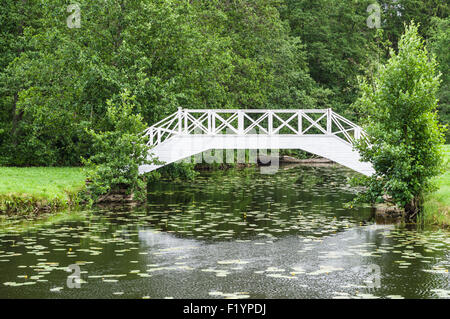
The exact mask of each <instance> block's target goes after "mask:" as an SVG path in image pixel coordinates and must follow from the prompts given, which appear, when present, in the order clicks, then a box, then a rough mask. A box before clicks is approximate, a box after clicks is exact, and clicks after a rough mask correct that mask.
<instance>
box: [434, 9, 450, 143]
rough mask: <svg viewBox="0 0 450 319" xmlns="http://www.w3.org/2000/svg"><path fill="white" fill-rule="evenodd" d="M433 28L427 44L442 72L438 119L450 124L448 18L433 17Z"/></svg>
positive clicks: (449, 133) (448, 133)
mask: <svg viewBox="0 0 450 319" xmlns="http://www.w3.org/2000/svg"><path fill="white" fill-rule="evenodd" d="M432 21H433V28H432V30H431V31H430V34H431V37H430V39H429V45H430V47H431V51H432V52H433V53H434V54H435V55H436V60H437V62H438V63H439V70H440V71H441V73H442V77H441V79H442V84H441V88H440V90H439V108H438V110H439V119H440V121H441V122H442V123H443V124H445V125H447V128H448V127H449V126H450V54H449V53H448V51H449V48H450V32H449V30H450V18H449V17H447V18H446V19H439V18H434V19H433V20H432ZM446 140H447V143H448V142H449V141H450V130H448V129H447V133H446Z"/></svg>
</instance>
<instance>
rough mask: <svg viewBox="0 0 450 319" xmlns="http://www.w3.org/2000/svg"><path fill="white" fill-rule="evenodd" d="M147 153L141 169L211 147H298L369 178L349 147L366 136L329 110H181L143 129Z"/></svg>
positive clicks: (367, 167) (366, 167) (368, 169)
mask: <svg viewBox="0 0 450 319" xmlns="http://www.w3.org/2000/svg"><path fill="white" fill-rule="evenodd" d="M144 134H145V136H146V137H148V145H149V146H151V147H152V149H151V151H150V152H151V153H152V154H149V156H150V155H152V156H153V157H156V158H157V159H159V160H160V161H161V162H163V164H160V165H156V164H152V165H142V166H140V167H139V172H140V173H141V174H142V173H145V172H150V171H153V170H155V169H158V168H159V167H161V166H164V165H167V164H170V163H173V162H176V161H179V160H182V159H185V158H188V157H191V156H192V155H195V154H198V153H201V152H204V151H207V150H211V149H228V150H229V149H238V150H239V149H272V150H273V149H300V150H304V151H306V152H309V153H312V154H315V155H318V156H322V157H324V158H327V159H330V160H332V161H334V162H336V163H339V164H341V165H343V166H346V167H348V168H350V169H353V170H355V171H357V172H359V173H362V174H364V175H367V176H370V175H372V174H373V173H374V170H373V168H372V166H371V164H370V163H366V162H361V161H360V156H359V154H358V152H357V151H355V150H354V149H353V144H354V142H355V140H358V139H360V138H366V134H365V132H364V131H363V130H362V129H361V127H359V126H358V125H356V124H354V123H353V122H351V121H349V120H347V119H346V118H344V117H342V116H340V115H339V114H336V113H335V112H333V111H332V110H331V109H311V110H259V109H248V110H236V109H224V110H194V109H181V108H179V109H178V111H177V112H175V113H173V114H172V115H170V116H168V117H167V118H165V119H163V120H161V121H160V122H158V123H156V124H154V125H153V126H151V127H149V128H148V129H147V130H145V133H144Z"/></svg>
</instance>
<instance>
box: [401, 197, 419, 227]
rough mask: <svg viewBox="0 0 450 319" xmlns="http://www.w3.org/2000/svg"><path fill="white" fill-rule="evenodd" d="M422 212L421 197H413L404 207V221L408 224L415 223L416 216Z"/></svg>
mask: <svg viewBox="0 0 450 319" xmlns="http://www.w3.org/2000/svg"><path fill="white" fill-rule="evenodd" d="M421 210H422V200H421V196H415V197H414V198H413V199H411V201H410V202H409V203H408V204H406V205H405V219H406V222H408V223H414V222H416V221H417V216H418V215H419V213H420V212H421Z"/></svg>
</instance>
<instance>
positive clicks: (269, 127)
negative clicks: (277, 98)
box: [267, 111, 273, 135]
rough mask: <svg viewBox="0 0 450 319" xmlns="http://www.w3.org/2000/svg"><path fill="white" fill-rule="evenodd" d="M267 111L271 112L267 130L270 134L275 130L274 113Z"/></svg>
mask: <svg viewBox="0 0 450 319" xmlns="http://www.w3.org/2000/svg"><path fill="white" fill-rule="evenodd" d="M267 112H269V116H268V125H267V126H268V127H267V131H268V132H269V135H272V132H273V114H272V111H267Z"/></svg>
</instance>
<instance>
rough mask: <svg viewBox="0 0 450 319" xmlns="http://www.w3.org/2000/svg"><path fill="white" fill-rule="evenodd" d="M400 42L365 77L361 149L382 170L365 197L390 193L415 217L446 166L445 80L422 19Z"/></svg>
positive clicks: (361, 101) (369, 184)
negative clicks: (440, 112)
mask: <svg viewBox="0 0 450 319" xmlns="http://www.w3.org/2000/svg"><path fill="white" fill-rule="evenodd" d="M398 46H399V49H398V53H395V52H394V51H393V50H392V51H391V57H390V59H389V60H388V62H387V63H386V64H385V65H382V66H380V68H379V70H378V72H377V75H376V77H375V79H374V80H373V82H372V83H369V82H368V81H367V80H363V81H362V82H361V90H362V95H361V97H360V98H359V99H358V101H357V105H358V106H359V107H360V108H361V109H362V110H363V111H364V112H365V113H366V114H367V119H366V130H367V134H368V135H369V138H368V142H369V143H365V142H360V143H359V144H358V146H357V149H358V150H359V151H360V154H361V157H362V160H364V161H368V162H370V163H372V165H373V167H374V169H375V171H376V173H375V174H374V175H373V176H371V177H370V178H368V179H367V180H366V182H365V185H366V186H367V191H366V192H364V193H362V194H361V195H360V198H362V199H366V200H370V201H371V202H375V201H377V200H380V199H381V198H382V196H383V195H385V194H386V195H388V196H389V197H390V198H392V201H393V202H394V203H396V204H398V205H399V206H401V207H404V208H405V212H406V216H407V219H408V220H414V219H415V218H416V217H417V214H418V213H419V212H420V210H421V207H422V198H423V194H424V193H425V192H426V191H428V190H430V189H431V188H432V181H431V178H432V177H433V176H435V175H437V174H438V173H439V172H440V171H441V164H442V158H443V157H442V148H441V146H442V143H443V132H444V128H443V127H442V126H441V125H440V124H439V123H438V118H437V112H436V109H437V103H438V99H437V93H438V89H439V81H440V80H439V74H436V73H437V72H436V68H437V63H436V60H435V58H434V56H432V55H430V54H429V53H428V51H427V49H426V47H425V45H424V41H423V40H422V38H421V37H420V36H419V35H418V26H417V25H416V24H414V23H412V24H411V25H409V26H407V27H406V30H405V33H404V34H403V35H402V37H401V39H400V41H399V45H398Z"/></svg>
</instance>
